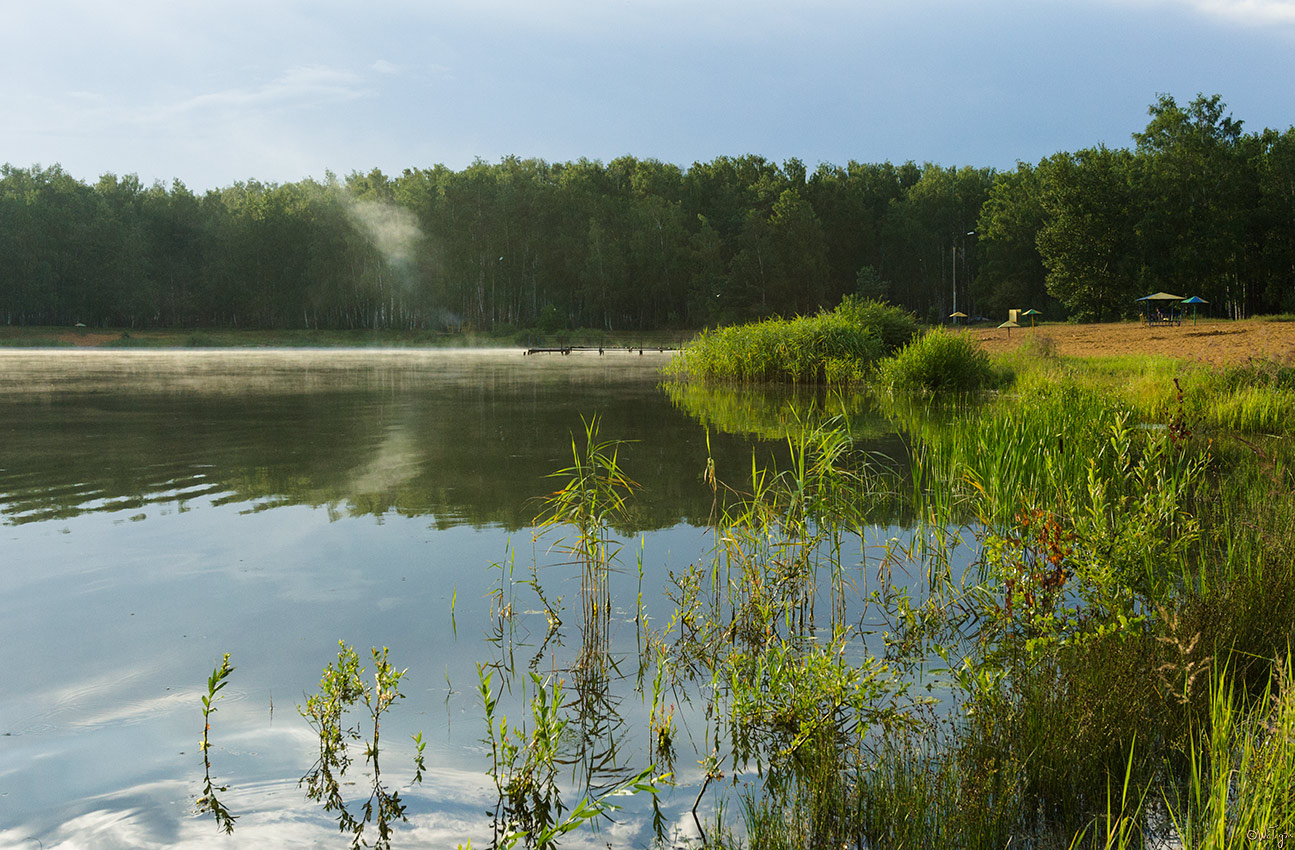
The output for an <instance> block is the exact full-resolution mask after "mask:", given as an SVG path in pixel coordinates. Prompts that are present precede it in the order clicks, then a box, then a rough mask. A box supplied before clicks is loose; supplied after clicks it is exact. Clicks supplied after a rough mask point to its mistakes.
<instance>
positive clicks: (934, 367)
mask: <svg viewBox="0 0 1295 850" xmlns="http://www.w3.org/2000/svg"><path fill="white" fill-rule="evenodd" d="M876 381H877V384H878V385H879V386H882V387H885V388H887V389H890V390H899V391H910V392H911V391H918V392H933V393H968V392H975V391H977V390H981V389H985V388H986V387H989V386H991V385H992V384H994V383H995V382H996V381H997V375H996V373H995V371H994V369H993V368H992V367H991V365H990V362H989V355H988V354H986V353H985V351H984V350H983V349H982V348H980V346H979V345H978V344H977V343H976V342H975V340H973V339H972V338H971V337H969V336H967V335H966V334H959V333H953V332H950V331H947V330H945V329H943V328H934V329H932V330H930V331H927V332H926V333H925V334H923V335H922V336H920V337H918V338H917V339H914V340H913V341H912V342H910V343H909V344H908V345H905V346H904V347H903V348H902V349H900V350H899V352H898V353H896V354H895V355H894V356H893V357H889V358H887V359H885V360H883V361H881V362H880V363H879V364H878V365H877V375H876Z"/></svg>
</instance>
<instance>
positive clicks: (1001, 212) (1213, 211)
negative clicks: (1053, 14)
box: [979, 95, 1295, 319]
mask: <svg viewBox="0 0 1295 850" xmlns="http://www.w3.org/2000/svg"><path fill="white" fill-rule="evenodd" d="M1149 113H1150V116H1151V120H1150V122H1149V123H1148V125H1147V127H1146V129H1145V130H1144V131H1142V132H1141V133H1135V134H1134V136H1133V139H1134V142H1135V146H1134V147H1133V148H1132V149H1111V148H1107V147H1105V146H1100V145H1099V146H1097V147H1093V148H1086V149H1084V150H1080V151H1077V152H1075V153H1058V154H1055V155H1053V156H1051V157H1048V158H1047V159H1044V160H1043V161H1042V162H1040V163H1039V164H1038V165H1037V166H1030V165H1024V164H1022V165H1018V167H1017V169H1016V170H1015V171H1012V172H1004V173H1001V174H998V175H997V176H996V177H995V180H994V185H993V187H992V189H991V190H990V196H989V200H988V202H987V203H986V205H985V207H984V210H983V211H982V214H981V217H980V227H979V231H980V233H981V234H982V235H983V237H984V238H983V239H982V240H981V244H982V246H983V250H984V252H985V253H984V264H983V266H982V267H981V269H980V271H981V275H980V278H979V284H980V286H981V287H982V291H983V292H984V293H985V294H986V295H987V296H988V297H989V298H990V300H992V301H995V302H998V303H1005V302H1014V303H1015V304H1022V305H1023V304H1027V303H1036V304H1037V303H1039V302H1040V301H1042V300H1043V299H1044V298H1045V297H1049V296H1050V297H1052V298H1054V299H1056V300H1057V301H1058V302H1060V305H1059V306H1061V308H1062V309H1063V310H1066V311H1069V312H1070V313H1071V314H1072V315H1074V316H1075V317H1077V318H1081V319H1110V318H1117V317H1120V316H1125V315H1128V314H1130V313H1132V312H1135V310H1136V307H1135V304H1134V300H1133V299H1134V297H1136V296H1137V295H1144V294H1149V293H1151V292H1155V291H1159V290H1163V291H1168V292H1172V293H1174V294H1178V295H1197V296H1200V297H1201V298H1204V299H1206V300H1207V301H1209V302H1210V304H1211V305H1212V309H1213V311H1214V312H1215V314H1217V315H1228V316H1233V317H1242V316H1246V315H1251V314H1255V313H1276V312H1295V128H1293V129H1287V130H1286V131H1285V132H1284V133H1278V132H1276V131H1274V130H1264V131H1262V132H1259V133H1251V134H1246V133H1243V132H1242V129H1241V122H1240V121H1237V120H1235V119H1233V118H1232V117H1231V116H1230V115H1228V114H1227V113H1226V107H1225V106H1224V104H1223V103H1222V101H1221V100H1220V98H1219V97H1218V96H1217V95H1214V96H1210V97H1206V96H1203V95H1202V96H1198V97H1196V98H1195V99H1194V100H1193V101H1192V102H1191V103H1190V104H1188V105H1187V106H1185V107H1184V106H1180V105H1179V104H1178V103H1176V102H1175V101H1174V99H1173V98H1172V97H1169V96H1168V95H1162V96H1160V97H1159V98H1158V99H1157V100H1156V102H1155V103H1153V104H1152V105H1151V107H1150V109H1149Z"/></svg>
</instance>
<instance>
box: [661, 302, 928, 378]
mask: <svg viewBox="0 0 1295 850" xmlns="http://www.w3.org/2000/svg"><path fill="white" fill-rule="evenodd" d="M916 330H917V324H916V322H915V320H914V319H913V317H912V316H911V315H910V314H908V313H906V312H905V311H903V310H901V309H899V308H897V307H892V306H889V305H886V304H881V303H879V302H875V301H859V300H856V299H853V298H848V297H847V298H846V299H845V300H844V301H843V302H842V303H841V305H840V306H838V307H837V308H836V310H834V311H833V312H830V313H828V312H821V313H819V314H817V315H814V316H797V317H795V318H793V319H778V318H774V319H766V320H764V321H761V322H752V323H749V324H745V325H734V326H732V327H726V328H718V329H716V330H713V331H703V332H702V333H701V334H700V335H699V336H698V337H697V338H696V339H694V340H693V341H692V342H690V343H689V344H688V345H687V346H685V347H684V349H683V353H682V354H681V355H680V356H679V357H678V358H676V360H675V361H674V362H673V363H672V364H671V372H672V374H673V375H674V376H675V377H676V378H687V379H690V380H697V381H704V382H732V383H766V382H773V383H776V382H786V383H796V384H833V385H843V384H852V383H859V382H861V381H864V380H866V379H867V378H868V376H869V374H870V372H871V369H872V367H873V365H874V364H875V363H876V362H877V361H878V360H880V359H881V358H882V357H884V356H886V355H887V354H889V353H890V352H892V351H894V350H895V349H896V348H898V347H899V346H900V345H903V344H904V343H905V342H907V341H908V340H909V339H910V338H911V337H912V336H913V334H914V333H916Z"/></svg>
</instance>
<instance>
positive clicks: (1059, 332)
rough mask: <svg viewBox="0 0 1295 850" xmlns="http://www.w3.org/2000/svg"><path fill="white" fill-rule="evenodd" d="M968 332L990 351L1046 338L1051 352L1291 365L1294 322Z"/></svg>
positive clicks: (1293, 361) (1127, 324) (1294, 358)
mask: <svg viewBox="0 0 1295 850" xmlns="http://www.w3.org/2000/svg"><path fill="white" fill-rule="evenodd" d="M964 333H969V334H972V335H973V336H974V337H975V338H976V339H978V340H979V341H980V342H981V344H982V345H984V347H985V349H986V350H987V351H989V352H991V353H998V352H1004V351H1010V350H1012V349H1014V348H1016V347H1017V346H1020V345H1022V344H1024V343H1025V342H1026V341H1027V340H1030V339H1031V338H1032V337H1033V338H1036V339H1037V340H1038V342H1039V343H1042V344H1047V343H1046V340H1049V339H1050V340H1051V341H1052V344H1053V345H1055V350H1056V353H1057V354H1061V355H1066V356H1072V357H1107V356H1113V355H1121V354H1163V355H1168V356H1171V357H1182V358H1186V359H1189V360H1196V361H1200V362H1203V363H1211V364H1223V363H1238V362H1244V361H1245V360H1247V359H1249V358H1255V359H1260V360H1276V361H1278V362H1281V363H1284V364H1288V365H1290V364H1295V322H1278V321H1259V320H1257V319H1244V320H1241V321H1228V320H1226V319H1214V320H1209V321H1206V320H1204V319H1202V320H1201V321H1200V323H1199V324H1197V325H1195V326H1193V325H1192V322H1191V319H1188V320H1187V321H1186V322H1184V323H1183V324H1182V325H1180V326H1179V327H1151V328H1148V327H1144V326H1142V325H1140V324H1138V323H1137V322H1121V323H1114V324H1100V325H1062V324H1058V325H1040V326H1038V327H1036V328H1030V327H1028V326H1027V327H1023V328H1013V329H1011V331H1010V336H1009V332H1008V330H1007V329H1000V328H996V327H983V328H981V327H973V328H968V329H966V330H965V331H964Z"/></svg>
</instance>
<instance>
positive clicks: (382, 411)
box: [0, 351, 749, 530]
mask: <svg viewBox="0 0 1295 850" xmlns="http://www.w3.org/2000/svg"><path fill="white" fill-rule="evenodd" d="M660 360H661V358H660V357H643V358H638V357H635V358H633V359H632V361H631V360H628V359H622V360H615V359H613V358H612V357H610V356H608V357H606V358H596V357H583V358H579V357H578V358H562V360H561V362H560V363H557V362H554V361H553V360H547V361H546V360H544V359H543V358H538V357H536V358H522V357H520V355H517V354H507V355H505V354H499V353H493V354H492V353H480V352H476V353H433V354H426V353H416V352H415V353H410V352H400V353H392V354H372V353H363V355H362V356H361V354H357V353H354V352H344V353H335V352H329V353H328V354H327V355H325V356H321V355H319V354H318V353H314V354H311V353H303V352H296V351H293V352H273V353H248V352H238V353H234V354H224V353H221V354H213V353H205V354H199V353H187V352H185V353H148V352H120V353H111V354H110V353H103V352H98V353H95V354H93V355H91V354H86V353H78V352H72V353H63V352H59V353H41V354H39V355H36V354H23V355H19V354H14V353H12V352H7V353H0V374H2V375H3V379H2V380H0V386H3V389H4V390H5V392H6V397H5V401H4V403H3V404H0V429H3V433H4V434H5V438H6V439H5V448H4V452H3V455H2V456H0V457H2V460H0V512H3V515H4V516H5V517H6V519H7V521H8V522H10V523H24V522H33V521H37V522H39V521H48V520H56V519H66V518H70V517H74V516H78V515H80V514H84V513H87V512H108V513H122V512H125V513H127V515H128V516H129V517H131V518H137V517H138V518H144V517H147V516H148V515H149V512H150V509H153V508H155V507H156V506H159V505H165V506H175V507H176V508H178V509H179V510H185V509H187V508H188V507H189V506H190V505H191V504H193V503H195V502H198V501H202V500H211V501H212V502H213V503H215V504H226V503H230V504H238V505H241V506H242V507H243V509H245V510H252V511H256V510H265V509H267V508H272V507H281V506H285V505H310V506H315V507H326V508H327V509H328V510H330V511H332V512H333V513H334V514H335V515H337V516H344V515H345V516H357V515H360V516H362V515H369V516H382V515H385V514H388V513H390V512H394V513H398V514H401V515H405V516H426V517H430V518H432V519H433V521H434V522H435V523H436V524H437V526H438V527H442V528H445V527H452V526H454V525H458V524H471V525H478V526H480V525H487V524H490V525H500V526H503V527H505V528H509V529H517V528H521V527H523V526H525V525H527V524H528V523H529V522H530V521H531V519H533V517H534V514H535V511H536V502H535V500H536V499H537V498H539V497H542V496H543V495H544V494H545V493H546V490H545V480H544V477H545V476H546V475H547V474H548V473H550V472H552V471H553V470H554V469H555V468H558V467H560V466H561V465H562V464H563V462H564V460H566V459H567V458H569V456H570V440H571V433H572V432H573V431H576V432H579V430H580V429H581V420H580V414H584V415H592V414H600V415H601V416H602V417H603V418H604V421H605V422H606V429H607V431H608V432H609V433H615V434H616V435H617V436H618V437H620V438H622V439H626V440H631V441H637V442H635V443H633V444H631V445H629V446H627V448H626V450H625V454H626V456H627V458H631V459H632V462H633V463H634V465H635V467H636V468H637V469H639V470H641V471H642V472H641V474H642V475H643V476H644V477H645V481H644V484H645V487H644V498H642V499H640V500H638V501H637V502H636V504H635V506H634V508H633V510H632V511H631V512H630V514H629V515H628V516H627V517H626V519H625V522H626V523H627V529H629V530H639V529H649V528H665V527H669V526H671V525H674V524H676V523H678V522H680V521H684V522H695V521H700V520H701V519H702V518H704V517H705V515H706V512H707V511H708V510H709V507H710V506H709V504H707V503H706V502H705V494H704V492H703V491H701V490H700V488H698V487H697V486H696V483H697V476H698V471H699V466H698V465H699V463H700V459H704V457H705V449H704V446H703V445H702V443H703V439H704V438H703V435H702V433H701V432H700V431H699V430H698V429H697V428H696V427H695V425H694V424H693V423H692V422H690V420H689V418H688V417H687V416H686V415H685V414H683V413H682V412H680V411H677V410H674V409H672V408H671V407H670V406H669V405H668V404H664V403H663V402H662V398H661V395H660V392H659V391H658V390H657V389H656V387H655V383H656V379H655V371H654V370H653V368H652V362H653V361H655V362H657V363H659V362H660ZM714 448H715V450H716V451H717V452H720V453H721V454H722V455H723V456H724V457H726V458H732V459H733V462H734V464H735V465H736V464H740V463H745V462H747V461H749V454H748V453H749V446H748V444H747V443H746V442H745V441H744V440H742V439H739V438H735V437H721V438H719V439H717V441H716V445H715V447H714Z"/></svg>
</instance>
